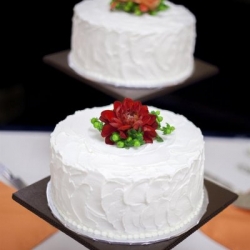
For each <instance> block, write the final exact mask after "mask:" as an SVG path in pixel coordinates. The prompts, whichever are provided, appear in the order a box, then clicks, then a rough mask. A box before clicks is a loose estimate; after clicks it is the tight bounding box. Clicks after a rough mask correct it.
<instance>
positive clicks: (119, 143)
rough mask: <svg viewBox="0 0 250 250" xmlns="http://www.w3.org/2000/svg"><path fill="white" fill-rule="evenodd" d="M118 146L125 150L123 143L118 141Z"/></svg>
mask: <svg viewBox="0 0 250 250" xmlns="http://www.w3.org/2000/svg"><path fill="white" fill-rule="evenodd" d="M116 146H117V147H118V148H124V146H125V144H124V142H123V141H118V142H117V143H116Z"/></svg>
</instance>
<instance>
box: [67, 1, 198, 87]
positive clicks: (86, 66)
mask: <svg viewBox="0 0 250 250" xmlns="http://www.w3.org/2000/svg"><path fill="white" fill-rule="evenodd" d="M125 1H126V0H125ZM164 2H165V3H166V5H167V6H168V8H167V9H166V10H164V11H160V12H158V13H157V14H156V15H149V14H147V13H146V14H143V15H140V16H137V15H135V14H131V13H126V12H122V11H111V10H110V0H84V1H81V2H80V3H78V4H76V5H75V6H74V10H73V12H74V14H73V18H72V32H71V49H70V53H69V58H68V62H69V66H70V67H71V68H72V69H73V70H74V71H75V72H76V73H77V74H80V75H81V76H83V77H85V78H87V79H89V80H92V81H97V82H100V83H103V84H111V85H114V86H119V87H130V88H159V87H164V86H171V85H175V84H179V83H181V82H183V81H184V80H186V79H187V78H188V77H189V76H190V75H191V74H192V72H193V69H194V50H195V42H196V18H195V16H194V15H193V14H192V13H191V12H190V11H189V10H188V9H187V8H185V7H184V6H182V5H176V4H173V3H172V2H168V1H164Z"/></svg>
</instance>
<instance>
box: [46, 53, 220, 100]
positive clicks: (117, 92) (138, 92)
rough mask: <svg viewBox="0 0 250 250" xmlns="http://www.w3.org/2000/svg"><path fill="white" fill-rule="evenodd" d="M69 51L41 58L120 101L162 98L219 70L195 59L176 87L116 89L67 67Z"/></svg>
mask: <svg viewBox="0 0 250 250" xmlns="http://www.w3.org/2000/svg"><path fill="white" fill-rule="evenodd" d="M69 52H70V51H69V50H64V51H61V52H57V53H53V54H50V55H46V56H44V57H43V61H44V63H46V64H48V65H50V66H52V67H54V68H55V69H57V70H59V71H61V72H63V73H65V74H67V75H69V76H71V77H73V78H75V79H76V80H79V81H81V82H83V83H84V84H87V85H89V86H91V87H93V88H95V89H97V90H99V91H102V92H104V93H105V94H107V95H109V96H111V97H113V98H115V99H117V100H120V101H122V100H123V99H124V97H130V98H131V99H133V100H140V101H143V102H144V101H148V100H150V99H153V98H156V97H159V96H163V95H165V94H168V93H170V92H173V91H175V90H177V89H180V88H182V87H185V86H187V85H190V84H193V83H196V82H199V81H201V80H204V79H206V78H209V77H212V76H214V75H216V74H218V72H219V69H218V68H217V67H216V66H214V65H212V64H209V63H206V62H204V61H202V60H199V59H195V62H194V63H195V66H194V72H193V74H192V75H191V76H190V77H189V78H188V79H187V80H186V81H184V82H181V83H179V84H177V85H173V86H168V87H162V88H125V87H116V86H112V85H108V84H103V83H100V82H95V81H90V80H88V79H86V78H84V77H82V76H80V75H79V74H77V73H76V72H75V71H74V70H73V69H71V68H70V67H69V65H68V55H69Z"/></svg>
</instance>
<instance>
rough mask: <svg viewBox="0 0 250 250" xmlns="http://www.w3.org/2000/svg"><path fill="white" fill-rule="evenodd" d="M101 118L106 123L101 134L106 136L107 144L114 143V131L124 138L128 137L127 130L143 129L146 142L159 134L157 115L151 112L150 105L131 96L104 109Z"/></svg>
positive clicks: (150, 141) (149, 141)
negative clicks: (108, 108) (112, 137)
mask: <svg viewBox="0 0 250 250" xmlns="http://www.w3.org/2000/svg"><path fill="white" fill-rule="evenodd" d="M99 119H100V120H101V121H102V122H103V123H104V126H103V128H102V131H101V135H102V137H105V142H106V144H111V145H112V144H114V142H113V141H111V140H110V136H111V135H112V134H113V133H114V132H118V133H119V135H120V137H121V138H122V139H126V138H127V136H128V134H127V131H128V130H130V129H135V130H139V129H141V131H142V132H143V139H144V141H145V142H146V143H152V142H153V139H154V138H155V137H156V135H157V133H156V131H155V130H156V129H157V127H158V124H157V122H156V116H155V115H153V114H150V113H149V111H148V107H147V106H145V105H142V104H141V102H140V101H133V100H132V99H130V98H125V99H124V100H123V102H120V101H115V102H114V109H113V110H104V111H102V113H101V116H100V118H99Z"/></svg>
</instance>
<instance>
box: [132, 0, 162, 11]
mask: <svg viewBox="0 0 250 250" xmlns="http://www.w3.org/2000/svg"><path fill="white" fill-rule="evenodd" d="M134 2H135V3H138V4H140V5H145V6H147V7H148V8H149V9H150V10H154V9H155V8H156V7H157V6H158V5H159V4H160V0H134Z"/></svg>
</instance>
